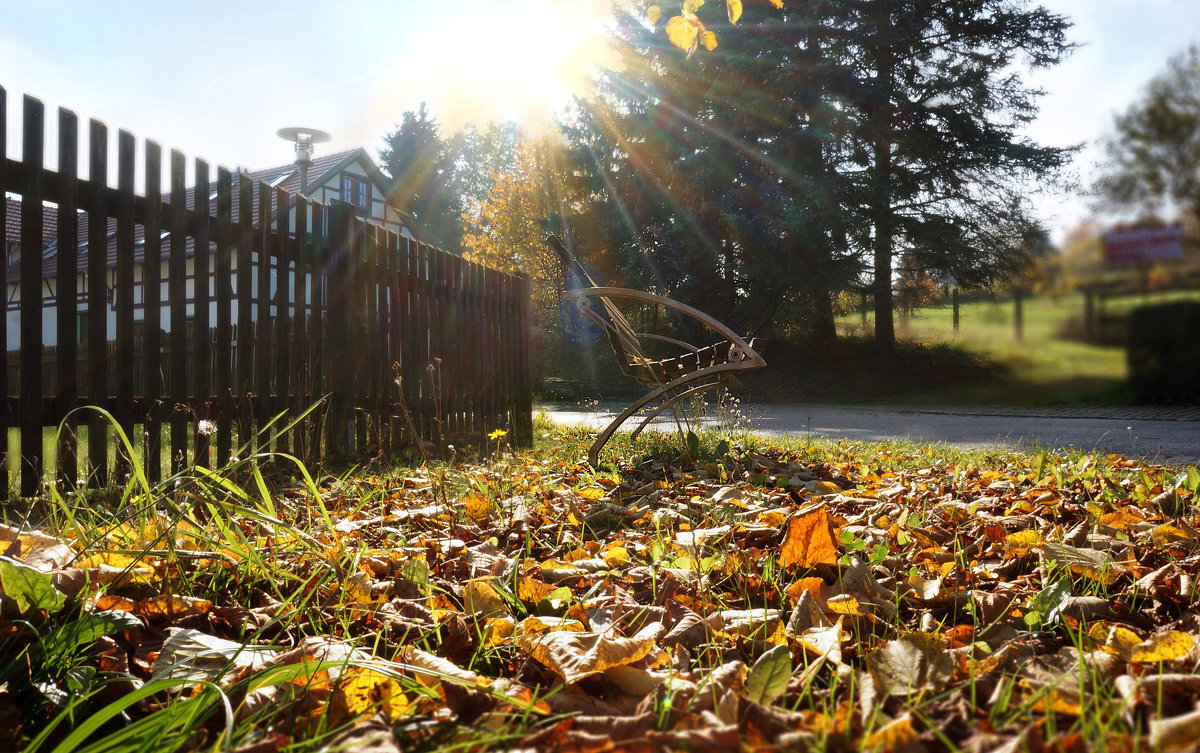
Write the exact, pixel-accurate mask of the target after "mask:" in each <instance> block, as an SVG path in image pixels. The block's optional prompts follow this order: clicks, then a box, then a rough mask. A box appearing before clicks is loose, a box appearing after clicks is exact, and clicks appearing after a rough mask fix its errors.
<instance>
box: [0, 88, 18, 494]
mask: <svg viewBox="0 0 1200 753" xmlns="http://www.w3.org/2000/svg"><path fill="white" fill-rule="evenodd" d="M13 188H15V186H13ZM9 189H10V185H9V172H8V92H6V91H5V90H4V87H2V86H0V199H3V201H4V215H5V217H4V219H5V221H4V222H2V223H0V241H3V242H4V248H5V266H6V267H7V266H8V263H7V262H8V258H7V249H8V240H9V238H8V201H9V199H8V191H9ZM7 285H8V282H7V280H5V297H4V309H5V311H4V316H0V341H3V342H4V344H5V349H6V351H7V348H8V290H7ZM5 360H6V361H7V356H6V359H5ZM0 371H2V373H0V398H3V400H2V401H0V453H3V457H4V459H5V460H6V461H7V460H8V457H9V445H8V427H10V426H12V416H11V415H10V406H9V402H8V392H9V390H8V364H7V363H5V364H4V369H2V370H0ZM0 481H2V482H3V483H2V489H0V491H3V493H4V495H5V496H8V494H9V488H8V487H9V478H8V463H7V462H5V463H3V465H0Z"/></svg>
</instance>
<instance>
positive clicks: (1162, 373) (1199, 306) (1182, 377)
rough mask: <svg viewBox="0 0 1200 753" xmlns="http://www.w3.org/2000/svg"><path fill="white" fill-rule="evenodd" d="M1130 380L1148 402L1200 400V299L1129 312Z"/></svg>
mask: <svg viewBox="0 0 1200 753" xmlns="http://www.w3.org/2000/svg"><path fill="white" fill-rule="evenodd" d="M1127 342H1128V345H1127V349H1126V353H1127V356H1128V359H1129V381H1130V383H1131V385H1132V387H1133V391H1134V395H1135V399H1137V400H1138V401H1140V402H1147V403H1200V302H1196V301H1176V302H1173V303H1163V304H1159V305H1156V306H1144V307H1142V308H1138V309H1134V310H1133V311H1132V312H1131V313H1130V314H1129V339H1128V341H1127Z"/></svg>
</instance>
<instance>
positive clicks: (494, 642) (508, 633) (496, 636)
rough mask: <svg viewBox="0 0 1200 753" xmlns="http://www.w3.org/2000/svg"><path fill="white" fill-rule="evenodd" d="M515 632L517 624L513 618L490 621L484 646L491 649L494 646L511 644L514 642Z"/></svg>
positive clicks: (484, 638)
mask: <svg viewBox="0 0 1200 753" xmlns="http://www.w3.org/2000/svg"><path fill="white" fill-rule="evenodd" d="M514 632H516V623H515V622H514V621H513V619H512V618H511V617H498V618H496V619H494V620H489V621H488V624H487V629H486V630H485V631H484V637H483V645H484V646H486V647H488V648H491V647H492V646H500V645H503V644H505V643H509V642H511V640H512V636H513V633H514Z"/></svg>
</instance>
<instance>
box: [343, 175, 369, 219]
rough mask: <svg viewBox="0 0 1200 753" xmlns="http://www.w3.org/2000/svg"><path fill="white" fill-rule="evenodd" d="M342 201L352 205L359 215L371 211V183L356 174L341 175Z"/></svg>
mask: <svg viewBox="0 0 1200 753" xmlns="http://www.w3.org/2000/svg"><path fill="white" fill-rule="evenodd" d="M342 201H345V202H348V203H350V204H353V205H354V210H355V212H356V213H358V214H360V215H369V214H370V213H371V184H370V183H369V182H368V181H367V180H366V178H362V177H360V176H357V175H349V174H343V175H342Z"/></svg>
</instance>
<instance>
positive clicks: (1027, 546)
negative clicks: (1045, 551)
mask: <svg viewBox="0 0 1200 753" xmlns="http://www.w3.org/2000/svg"><path fill="white" fill-rule="evenodd" d="M1041 545H1042V535H1041V534H1040V533H1038V532H1037V531H1035V530H1033V529H1032V528H1030V529H1027V530H1024V531H1017V532H1016V533H1010V534H1009V535H1008V536H1007V537H1006V538H1005V540H1004V549H1005V553H1006V554H1007V555H1008V556H1009V557H1024V556H1025V555H1026V554H1029V552H1030V550H1031V549H1033V548H1034V547H1035V546H1041Z"/></svg>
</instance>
